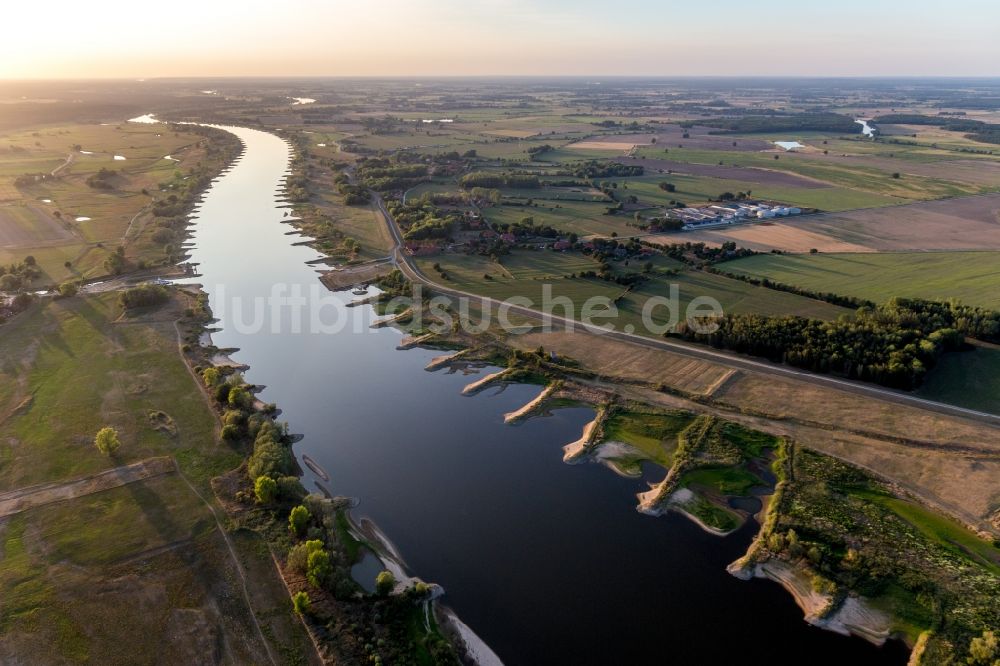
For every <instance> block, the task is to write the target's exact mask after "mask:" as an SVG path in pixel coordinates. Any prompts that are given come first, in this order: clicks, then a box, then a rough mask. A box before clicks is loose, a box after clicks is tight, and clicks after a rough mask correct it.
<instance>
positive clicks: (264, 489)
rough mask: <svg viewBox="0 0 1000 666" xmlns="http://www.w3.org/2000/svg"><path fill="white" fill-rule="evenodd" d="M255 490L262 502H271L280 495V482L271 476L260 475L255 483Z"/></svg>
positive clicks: (259, 500) (259, 501)
mask: <svg viewBox="0 0 1000 666" xmlns="http://www.w3.org/2000/svg"><path fill="white" fill-rule="evenodd" d="M253 492H254V495H256V496H257V502H258V503H260V504H270V503H271V502H273V501H274V500H275V498H277V497H278V482H277V481H275V480H274V479H272V478H271V477H269V476H258V477H257V480H256V481H254V483H253Z"/></svg>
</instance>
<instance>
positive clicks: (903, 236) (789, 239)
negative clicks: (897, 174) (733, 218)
mask: <svg viewBox="0 0 1000 666" xmlns="http://www.w3.org/2000/svg"><path fill="white" fill-rule="evenodd" d="M998 220H1000V195H998V194H984V195H980V196H973V197H963V198H958V199H942V200H939V201H923V202H918V203H912V204H906V205H902V206H890V207H886V208H872V209H862V210H854V211H844V212H840V213H821V214H818V215H805V216H801V217H797V218H795V219H794V220H788V221H782V222H775V223H774V224H773V225H767V224H751V225H739V226H733V227H730V228H717V229H699V230H695V231H690V232H685V234H684V239H685V240H690V241H692V242H699V241H701V242H706V243H713V244H719V243H724V242H726V241H735V242H736V243H737V244H738V245H740V246H742V247H746V248H750V249H752V250H760V251H763V252H767V251H770V250H772V249H775V250H782V251H786V252H808V251H809V250H810V249H812V248H815V249H817V250H819V251H820V252H905V251H911V252H922V251H927V250H948V251H961V250H1000V224H997V221H998ZM775 230H777V232H778V233H775Z"/></svg>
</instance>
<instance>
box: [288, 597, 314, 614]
mask: <svg viewBox="0 0 1000 666" xmlns="http://www.w3.org/2000/svg"><path fill="white" fill-rule="evenodd" d="M310 603H311V602H310V600H309V595H308V594H307V593H305V592H296V593H295V594H293V595H292V608H294V609H295V612H296V613H298V614H299V615H305V614H306V613H307V612H309V604H310Z"/></svg>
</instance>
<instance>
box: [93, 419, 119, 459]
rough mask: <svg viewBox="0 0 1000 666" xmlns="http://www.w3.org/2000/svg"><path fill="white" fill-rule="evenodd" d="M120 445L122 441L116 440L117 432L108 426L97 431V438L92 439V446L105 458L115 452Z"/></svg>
mask: <svg viewBox="0 0 1000 666" xmlns="http://www.w3.org/2000/svg"><path fill="white" fill-rule="evenodd" d="M121 445H122V441H121V440H120V439H119V438H118V431H117V430H115V429H114V428H112V427H110V426H108V427H104V428H101V429H100V430H99V431H97V436H96V437H94V446H96V447H97V450H98V451H100V452H101V453H103V454H104V455H106V456H107V455H111V454H112V453H114V452H115V451H117V450H118V449H119V448H120V447H121Z"/></svg>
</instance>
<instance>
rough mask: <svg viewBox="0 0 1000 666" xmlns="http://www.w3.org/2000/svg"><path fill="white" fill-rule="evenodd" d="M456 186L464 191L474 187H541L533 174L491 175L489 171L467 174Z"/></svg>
mask: <svg viewBox="0 0 1000 666" xmlns="http://www.w3.org/2000/svg"><path fill="white" fill-rule="evenodd" d="M458 184H459V185H460V186H461V187H462V188H463V189H466V190H468V189H472V188H475V187H481V188H486V189H496V188H501V187H509V188H516V189H522V190H536V189H538V188H540V187H541V186H542V182H541V181H540V180H539V178H538V176H536V175H535V174H526V173H492V172H489V171H473V172H472V173H467V174H465V175H464V176H462V177H461V178H460V179H459V181H458Z"/></svg>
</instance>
